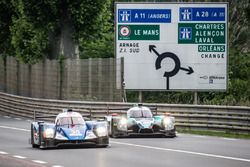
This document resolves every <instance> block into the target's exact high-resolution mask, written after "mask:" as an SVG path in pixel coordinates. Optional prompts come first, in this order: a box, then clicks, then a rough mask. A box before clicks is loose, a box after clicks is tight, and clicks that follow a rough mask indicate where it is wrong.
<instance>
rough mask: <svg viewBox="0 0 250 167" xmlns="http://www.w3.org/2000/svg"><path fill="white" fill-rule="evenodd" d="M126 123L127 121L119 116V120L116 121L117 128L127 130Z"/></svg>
mask: <svg viewBox="0 0 250 167" xmlns="http://www.w3.org/2000/svg"><path fill="white" fill-rule="evenodd" d="M127 123H128V121H127V119H126V118H121V119H120V121H119V122H118V126H117V128H118V129H119V130H122V131H124V130H127Z"/></svg>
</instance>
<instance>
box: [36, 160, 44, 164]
mask: <svg viewBox="0 0 250 167" xmlns="http://www.w3.org/2000/svg"><path fill="white" fill-rule="evenodd" d="M32 162H35V163H38V164H46V163H47V162H45V161H40V160H32Z"/></svg>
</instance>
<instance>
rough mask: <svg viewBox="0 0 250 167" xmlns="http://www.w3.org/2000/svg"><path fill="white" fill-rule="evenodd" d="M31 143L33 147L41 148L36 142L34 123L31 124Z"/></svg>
mask: <svg viewBox="0 0 250 167" xmlns="http://www.w3.org/2000/svg"><path fill="white" fill-rule="evenodd" d="M30 142H31V145H32V148H39V145H37V144H35V143H34V132H33V125H32V124H31V141H30Z"/></svg>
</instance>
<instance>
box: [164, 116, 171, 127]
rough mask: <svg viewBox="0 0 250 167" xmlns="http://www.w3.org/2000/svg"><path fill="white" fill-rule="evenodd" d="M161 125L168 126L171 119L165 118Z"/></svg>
mask: <svg viewBox="0 0 250 167" xmlns="http://www.w3.org/2000/svg"><path fill="white" fill-rule="evenodd" d="M163 123H164V125H165V126H168V125H169V124H171V123H172V121H171V119H170V118H169V117H166V118H164V119H163Z"/></svg>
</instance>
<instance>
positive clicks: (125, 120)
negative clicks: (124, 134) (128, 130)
mask: <svg viewBox="0 0 250 167" xmlns="http://www.w3.org/2000/svg"><path fill="white" fill-rule="evenodd" d="M119 123H120V125H122V126H124V125H127V119H126V118H122V119H121V120H120V122H119Z"/></svg>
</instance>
